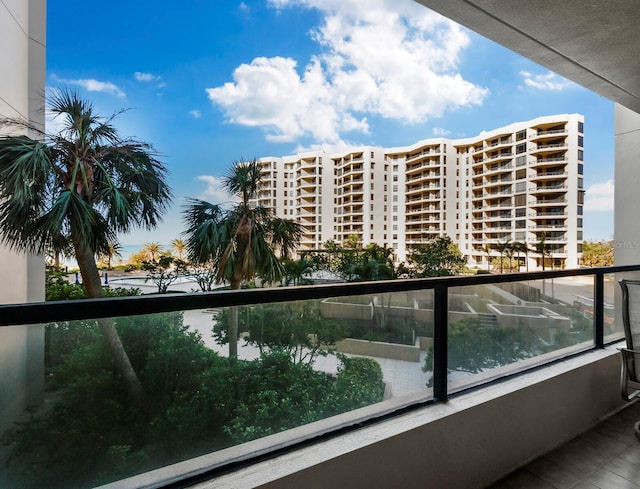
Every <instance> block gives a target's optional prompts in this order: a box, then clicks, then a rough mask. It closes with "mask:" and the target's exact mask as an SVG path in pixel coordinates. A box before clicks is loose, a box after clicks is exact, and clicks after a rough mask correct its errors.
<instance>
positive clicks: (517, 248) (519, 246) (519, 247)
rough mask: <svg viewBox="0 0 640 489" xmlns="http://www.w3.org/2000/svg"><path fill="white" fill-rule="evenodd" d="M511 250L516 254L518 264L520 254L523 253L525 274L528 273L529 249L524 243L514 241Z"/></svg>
mask: <svg viewBox="0 0 640 489" xmlns="http://www.w3.org/2000/svg"><path fill="white" fill-rule="evenodd" d="M511 249H512V250H513V251H514V252H516V253H517V257H518V264H519V263H520V253H522V252H524V256H525V260H526V265H527V272H528V271H529V247H528V246H527V243H525V242H524V241H514V242H513V243H512V244H511Z"/></svg>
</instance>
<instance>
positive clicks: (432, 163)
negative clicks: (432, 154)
mask: <svg viewBox="0 0 640 489" xmlns="http://www.w3.org/2000/svg"><path fill="white" fill-rule="evenodd" d="M439 166H440V161H439V160H434V159H428V160H424V161H420V162H414V163H413V164H407V166H406V170H405V173H406V175H407V178H412V176H413V175H414V174H415V173H416V172H420V171H424V170H425V169H426V170H433V169H434V168H438V167H439Z"/></svg>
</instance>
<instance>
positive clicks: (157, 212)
mask: <svg viewBox="0 0 640 489" xmlns="http://www.w3.org/2000/svg"><path fill="white" fill-rule="evenodd" d="M48 110H49V112H50V113H51V114H52V115H53V116H54V117H56V118H57V119H59V120H61V122H62V124H63V128H62V130H61V131H60V132H58V133H55V134H47V133H44V132H43V131H42V130H40V129H38V128H37V127H35V126H33V125H31V124H29V123H27V122H24V121H21V120H18V119H2V120H0V125H3V126H7V127H10V128H12V129H14V130H15V131H16V132H17V131H29V133H31V134H37V135H38V139H32V138H30V137H28V136H26V135H10V136H2V137H0V195H2V196H3V198H2V199H0V240H1V241H2V242H3V243H5V244H6V245H8V246H9V247H11V248H14V249H16V250H20V251H25V252H30V253H38V254H40V253H43V252H45V251H46V250H47V249H53V250H58V249H60V243H64V242H68V243H70V244H71V246H72V247H73V253H74V255H75V258H76V262H77V263H78V267H79V268H80V273H81V274H82V284H83V286H84V288H85V290H86V293H87V296H88V297H92V298H95V297H102V296H103V290H102V285H101V282H100V275H99V272H98V267H97V266H96V259H95V257H96V254H98V253H106V252H108V249H109V243H116V242H117V237H116V233H126V232H128V231H130V230H131V229H132V228H134V227H144V228H147V229H152V228H154V227H155V226H156V225H157V223H158V220H159V218H160V216H161V215H162V214H163V212H164V211H165V209H166V206H167V204H168V203H169V201H170V198H171V190H170V188H169V187H168V185H167V183H166V181H165V178H166V169H165V167H164V165H163V164H162V163H161V162H160V161H158V160H157V159H156V158H155V153H154V151H153V148H152V147H151V146H150V145H148V144H146V143H144V142H140V141H137V140H135V139H128V138H122V137H120V135H119V134H118V131H117V130H116V128H115V127H114V126H113V125H112V122H113V120H114V118H115V117H116V116H117V115H118V113H116V114H114V115H112V116H111V117H108V118H104V117H102V116H100V115H99V114H97V113H96V112H95V111H94V108H93V106H92V104H91V103H90V102H88V101H86V100H83V99H81V98H80V96H79V95H78V93H76V92H73V91H69V90H66V89H58V90H54V91H53V92H52V93H51V96H50V98H49V99H48ZM14 134H15V132H14ZM99 325H100V330H101V332H102V335H103V337H104V339H105V342H106V345H107V347H108V349H109V351H110V352H111V355H112V357H113V359H114V364H115V365H116V368H117V369H118V371H119V373H120V374H121V375H122V377H123V378H124V379H125V381H126V384H127V388H128V390H129V394H130V395H131V397H132V398H133V400H134V402H136V404H137V405H138V406H140V407H142V408H144V407H145V405H146V404H145V402H144V391H143V390H142V386H141V384H140V381H139V379H138V377H137V375H136V373H135V371H134V370H133V367H132V366H131V362H130V361H129V358H128V356H127V353H126V352H125V350H124V347H123V346H122V342H121V341H120V337H119V335H118V333H117V331H116V329H115V325H114V322H113V320H100V321H99Z"/></svg>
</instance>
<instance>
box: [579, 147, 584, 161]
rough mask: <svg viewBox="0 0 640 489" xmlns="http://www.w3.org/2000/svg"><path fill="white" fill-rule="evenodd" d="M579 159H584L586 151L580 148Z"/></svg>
mask: <svg viewBox="0 0 640 489" xmlns="http://www.w3.org/2000/svg"><path fill="white" fill-rule="evenodd" d="M578 159H579V160H580V161H584V151H583V150H581V149H579V150H578Z"/></svg>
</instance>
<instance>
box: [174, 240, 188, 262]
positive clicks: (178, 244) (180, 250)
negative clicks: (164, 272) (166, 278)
mask: <svg viewBox="0 0 640 489" xmlns="http://www.w3.org/2000/svg"><path fill="white" fill-rule="evenodd" d="M171 249H172V250H173V251H175V252H176V255H178V260H182V256H183V255H184V252H185V251H186V250H187V245H186V244H185V243H184V241H183V240H181V239H179V238H177V239H174V240H173V241H171Z"/></svg>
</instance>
